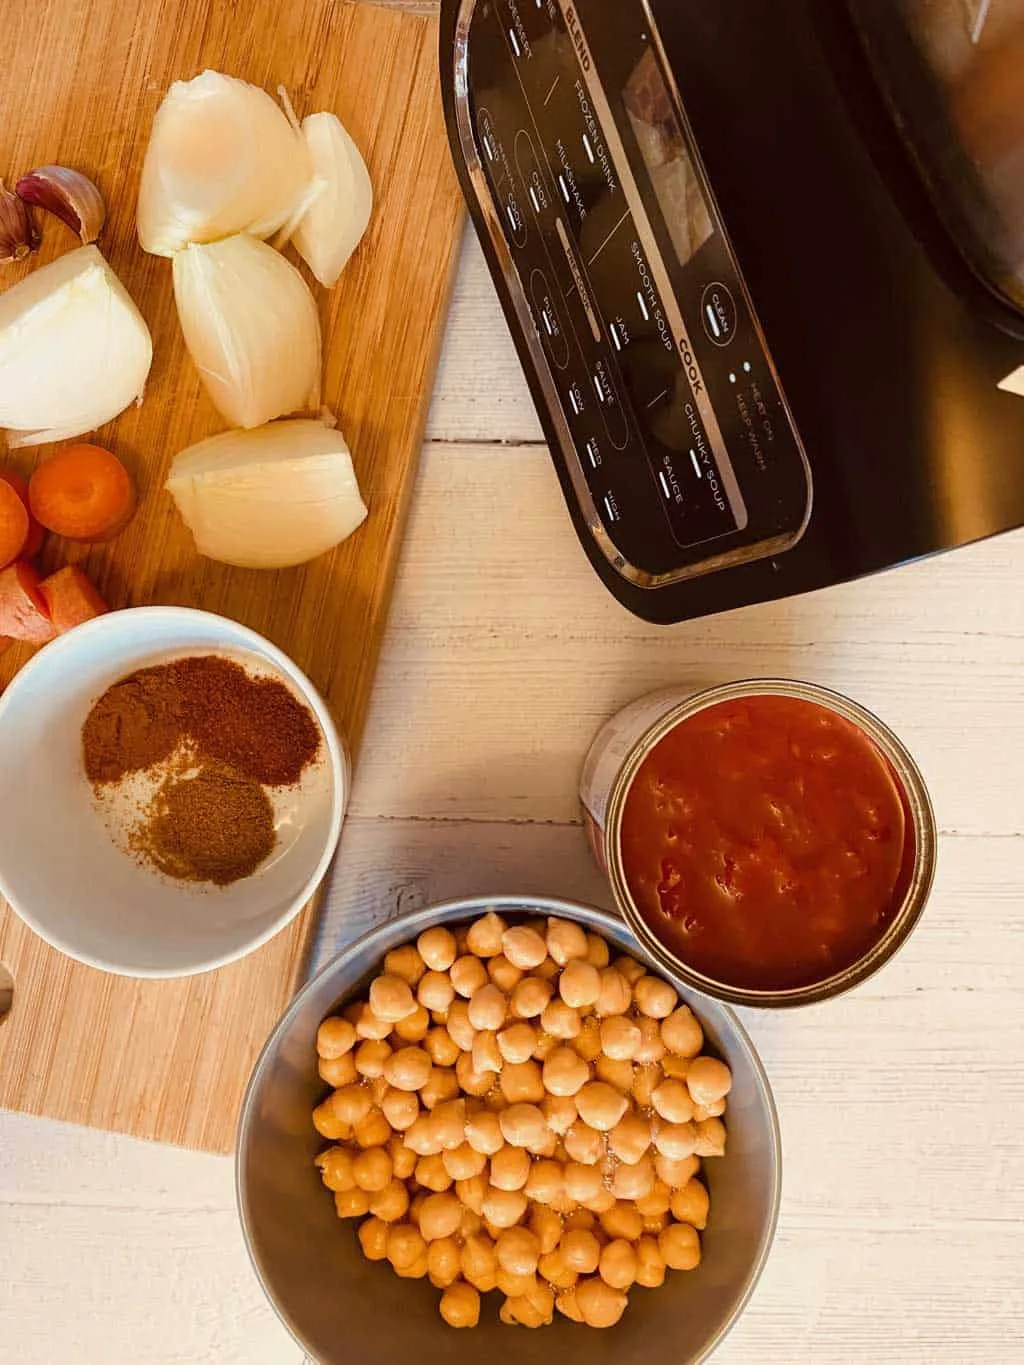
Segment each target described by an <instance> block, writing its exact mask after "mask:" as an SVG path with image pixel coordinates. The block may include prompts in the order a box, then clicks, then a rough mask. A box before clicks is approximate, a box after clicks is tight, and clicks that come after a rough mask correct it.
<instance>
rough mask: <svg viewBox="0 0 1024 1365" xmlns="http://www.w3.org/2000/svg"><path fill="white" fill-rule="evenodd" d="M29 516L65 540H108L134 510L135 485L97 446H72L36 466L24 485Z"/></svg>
mask: <svg viewBox="0 0 1024 1365" xmlns="http://www.w3.org/2000/svg"><path fill="white" fill-rule="evenodd" d="M28 496H29V504H30V506H31V509H32V515H33V516H34V517H35V518H36V520H37V521H39V522H41V523H42V524H43V525H44V526H45V527H46V528H47V530H48V531H54V532H55V533H56V534H57V535H59V536H67V537H68V538H69V539H70V540H88V541H98V540H112V539H113V537H114V536H116V535H117V534H118V532H119V531H122V530H123V529H124V528H125V526H127V524H128V522H129V521H131V519H132V517H133V515H134V513H135V485H134V484H133V483H132V480H131V476H130V475H129V473H128V471H127V469H125V467H124V465H123V464H122V463H121V461H120V460H119V459H118V458H117V456H116V455H111V453H110V451H109V450H104V449H103V447H102V446H90V445H73V446H65V448H64V449H63V450H58V451H57V453H56V455H52V456H51V457H50V459H48V460H46V461H44V462H43V464H41V465H40V466H39V468H38V469H37V470H36V472H35V473H34V474H33V475H32V478H31V480H30V481H29V485H28Z"/></svg>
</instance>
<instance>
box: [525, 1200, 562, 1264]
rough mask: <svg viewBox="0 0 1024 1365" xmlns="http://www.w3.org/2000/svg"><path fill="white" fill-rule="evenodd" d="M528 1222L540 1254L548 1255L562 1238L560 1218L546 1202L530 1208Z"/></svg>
mask: <svg viewBox="0 0 1024 1365" xmlns="http://www.w3.org/2000/svg"><path fill="white" fill-rule="evenodd" d="M528 1224H529V1228H530V1231H531V1232H532V1233H533V1235H534V1236H535V1237H536V1239H537V1243H538V1245H539V1247H540V1251H541V1255H542V1256H547V1255H549V1254H550V1253H551V1252H552V1251H554V1249H555V1247H556V1246H558V1243H559V1242H560V1241H561V1240H562V1220H561V1218H559V1216H558V1214H557V1213H555V1211H554V1210H553V1209H550V1208H548V1206H547V1205H546V1204H534V1206H533V1208H532V1209H531V1210H530V1217H529V1219H528ZM545 1278H546V1277H545Z"/></svg>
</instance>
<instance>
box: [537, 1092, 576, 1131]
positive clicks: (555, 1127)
mask: <svg viewBox="0 0 1024 1365" xmlns="http://www.w3.org/2000/svg"><path fill="white" fill-rule="evenodd" d="M540 1107H541V1112H542V1113H543V1115H544V1121H545V1122H546V1123H547V1125H548V1127H549V1128H550V1129H551V1131H552V1132H553V1133H557V1134H558V1136H559V1137H564V1136H565V1134H566V1133H567V1132H568V1131H569V1129H570V1128H571V1127H572V1125H573V1124H574V1123H575V1122H576V1117H577V1110H576V1101H575V1100H574V1099H573V1098H572V1096H571V1095H546V1096H545V1097H544V1101H543V1103H542V1104H541V1106H540Z"/></svg>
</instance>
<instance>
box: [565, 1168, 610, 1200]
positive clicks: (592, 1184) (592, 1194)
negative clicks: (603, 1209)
mask: <svg viewBox="0 0 1024 1365" xmlns="http://www.w3.org/2000/svg"><path fill="white" fill-rule="evenodd" d="M563 1179H564V1182H565V1192H566V1194H567V1195H568V1196H569V1198H570V1199H575V1200H576V1202H577V1203H578V1204H587V1203H589V1202H590V1200H591V1199H594V1198H596V1197H597V1195H599V1194H600V1193H601V1191H602V1190H603V1189H604V1187H605V1186H604V1173H603V1172H602V1170H601V1168H600V1167H599V1166H584V1165H583V1164H582V1163H581V1162H579V1161H570V1162H569V1163H568V1165H567V1166H566V1167H565V1172H564V1176H563Z"/></svg>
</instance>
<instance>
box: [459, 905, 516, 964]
mask: <svg viewBox="0 0 1024 1365" xmlns="http://www.w3.org/2000/svg"><path fill="white" fill-rule="evenodd" d="M507 928H508V926H507V924H506V923H505V921H504V920H503V919H502V918H501V916H500V915H498V914H496V913H495V912H494V911H493V910H488V912H487V914H486V915H484V916H483V917H482V918H481V919H478V920H476V921H474V923H473V924H471V925H470V926H469V929H468V931H467V933H466V947H467V948H468V949H469V951H470V952H471V953H476V955H477V957H497V956H498V954H499V953H500V952H501V943H502V938H503V937H504V934H505V930H506V929H507Z"/></svg>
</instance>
